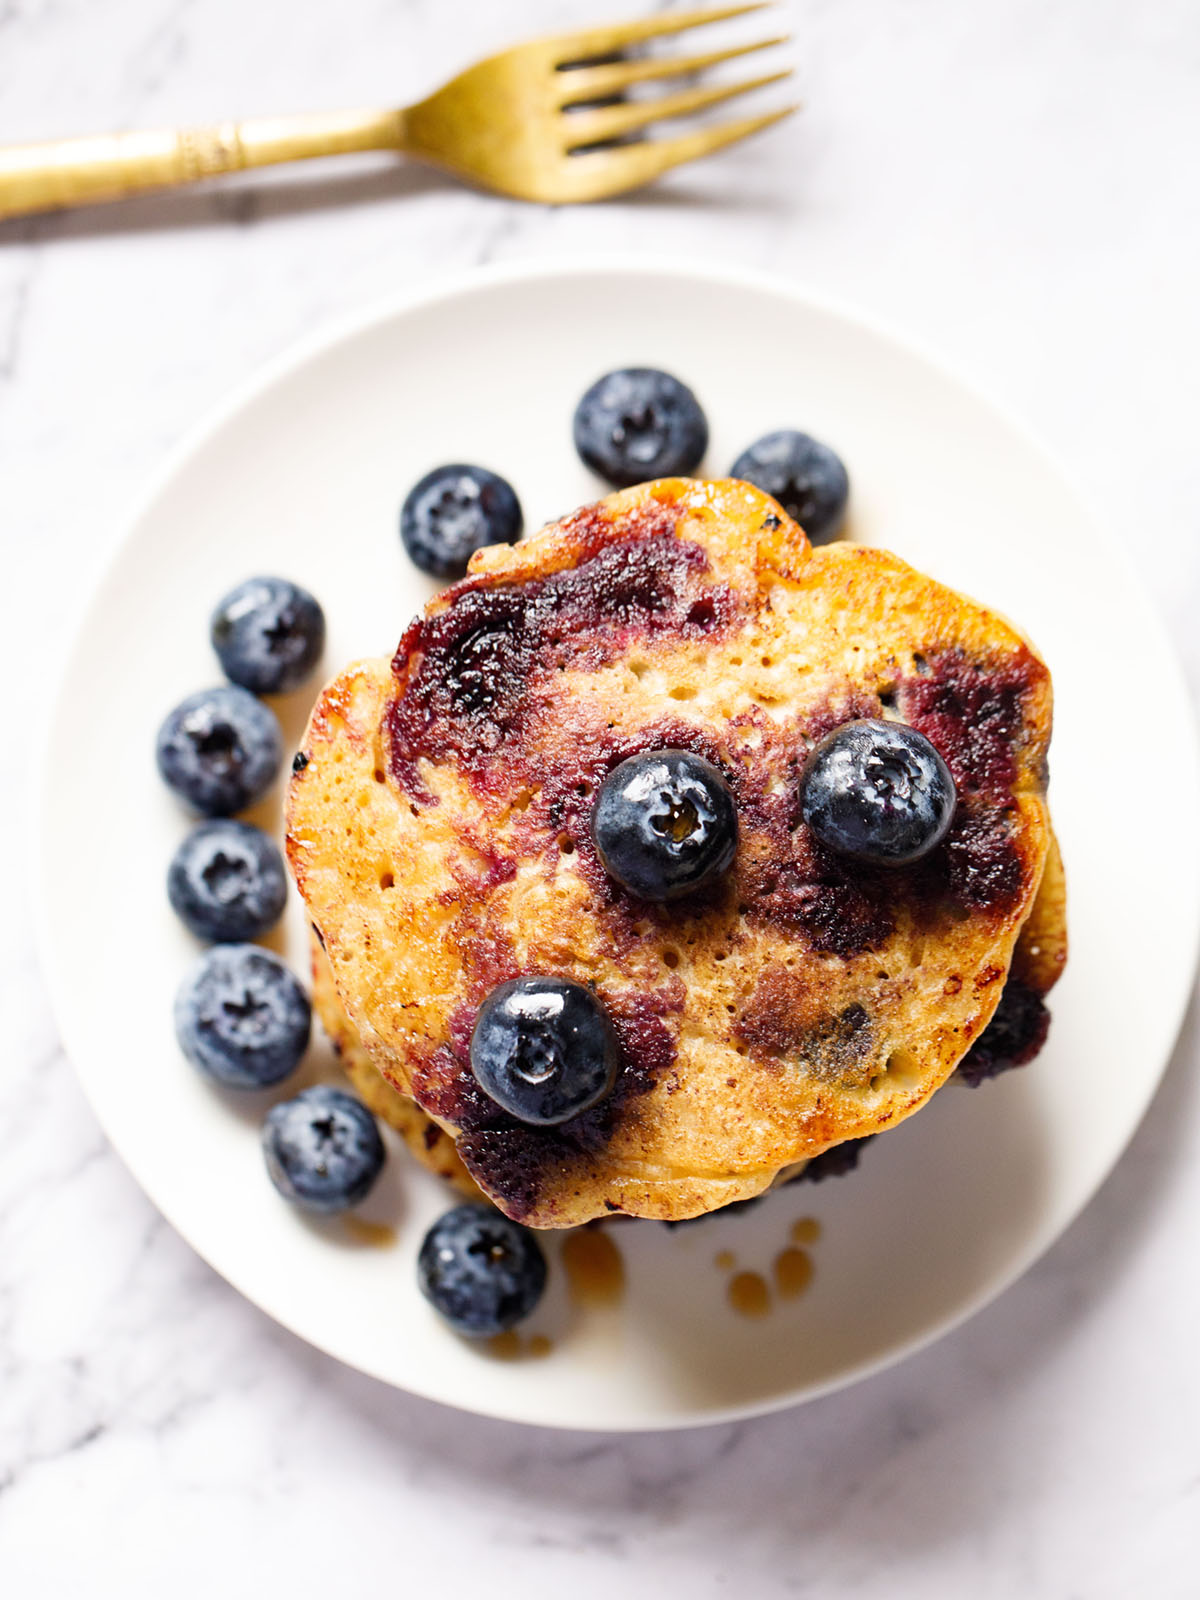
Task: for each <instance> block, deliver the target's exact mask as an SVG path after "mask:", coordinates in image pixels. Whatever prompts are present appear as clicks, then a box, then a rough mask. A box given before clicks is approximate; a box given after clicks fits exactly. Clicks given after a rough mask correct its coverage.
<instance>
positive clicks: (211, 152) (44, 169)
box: [0, 110, 405, 218]
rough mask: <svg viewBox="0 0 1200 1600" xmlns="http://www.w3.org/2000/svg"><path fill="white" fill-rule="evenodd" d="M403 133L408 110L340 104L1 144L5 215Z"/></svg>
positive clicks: (397, 139) (377, 145)
mask: <svg viewBox="0 0 1200 1600" xmlns="http://www.w3.org/2000/svg"><path fill="white" fill-rule="evenodd" d="M404 137H405V113H404V112H403V111H399V110H395V111H340V112H337V111H335V112H317V113H315V114H313V115H304V116H297V117H256V118H253V119H251V120H248V121H246V122H219V123H215V124H213V126H211V127H207V128H180V129H174V130H171V129H163V130H161V131H154V132H150V131H147V132H140V133H114V134H103V135H100V136H99V137H97V138H86V139H60V140H57V141H55V142H53V143H50V144H24V145H9V146H7V147H0V218H4V217H20V216H27V215H28V214H29V213H30V212H34V211H58V210H61V209H62V208H64V207H66V206H77V205H90V204H92V203H93V202H95V201H98V200H119V199H121V198H122V197H123V196H125V195H131V194H142V193H144V192H145V191H146V190H149V189H173V188H176V187H177V186H179V185H182V184H187V183H197V182H199V181H200V179H202V178H213V177H216V176H218V174H220V173H223V172H241V171H242V170H243V169H244V168H246V167H268V166H274V165H276V164H277V163H279V162H283V161H309V160H312V159H313V158H314V157H316V156H336V155H347V154H350V153H353V152H355V151H364V150H402V149H403V148H404Z"/></svg>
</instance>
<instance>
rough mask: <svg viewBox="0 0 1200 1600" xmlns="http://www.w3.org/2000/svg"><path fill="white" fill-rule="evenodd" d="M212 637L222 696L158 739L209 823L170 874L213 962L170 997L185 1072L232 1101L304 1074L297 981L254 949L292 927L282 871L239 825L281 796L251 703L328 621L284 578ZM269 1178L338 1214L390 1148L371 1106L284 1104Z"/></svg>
mask: <svg viewBox="0 0 1200 1600" xmlns="http://www.w3.org/2000/svg"><path fill="white" fill-rule="evenodd" d="M209 635H210V639H211V642H212V646H213V649H214V650H215V651H216V654H217V659H218V660H219V661H220V664H221V667H222V668H223V670H224V672H225V675H226V677H227V678H228V679H229V680H230V681H229V682H228V683H224V684H220V685H219V686H217V687H216V688H212V689H202V690H200V691H199V692H198V693H196V694H191V695H188V697H187V698H186V699H185V700H182V701H181V702H180V703H179V705H177V706H176V707H175V709H174V710H173V711H172V712H171V713H170V714H169V715H168V716H167V717H166V719H165V720H164V722H163V724H162V726H161V728H160V729H159V732H158V745H157V755H158V769H159V772H160V773H161V774H162V777H163V779H164V780H165V782H166V783H167V785H168V786H169V787H170V788H171V789H172V790H173V791H174V792H175V794H176V795H178V797H179V798H180V799H181V800H182V801H183V802H184V803H185V804H186V805H187V806H188V808H189V809H190V810H192V811H193V812H199V813H200V815H201V816H202V817H203V818H204V819H205V820H204V821H202V822H200V823H199V824H198V825H197V826H196V827H194V828H193V829H192V831H191V832H190V833H189V834H188V835H187V837H186V838H185V839H184V840H183V842H182V843H181V844H180V846H179V848H178V850H177V851H176V852H175V855H174V857H173V858H172V860H171V864H170V866H169V868H168V870H167V896H168V898H169V900H170V902H171V906H172V908H173V909H174V911H175V912H176V914H177V915H178V916H179V918H180V920H181V921H182V922H183V923H184V925H185V926H186V927H187V928H188V929H189V931H190V932H192V933H193V934H195V935H196V937H197V938H198V939H204V940H207V941H208V942H209V943H210V944H211V946H212V948H210V949H209V950H206V951H205V952H204V954H203V955H201V956H200V957H199V959H198V960H197V962H196V963H195V965H194V967H193V968H192V970H191V971H190V972H189V973H188V974H187V976H186V977H185V979H184V981H183V983H182V984H181V985H180V988H179V991H178V993H177V995H176V997H175V1035H176V1038H177V1039H178V1041H179V1047H180V1049H181V1051H182V1052H183V1054H184V1056H185V1058H186V1059H187V1060H188V1061H190V1062H191V1064H192V1065H193V1066H194V1067H195V1068H196V1069H197V1071H199V1072H201V1073H202V1074H203V1075H204V1076H205V1077H207V1078H209V1079H211V1080H212V1081H213V1082H214V1083H217V1084H220V1085H221V1086H222V1087H223V1088H226V1089H242V1090H250V1089H267V1088H271V1087H273V1086H274V1085H275V1084H278V1083H281V1082H282V1081H283V1080H284V1079H285V1078H287V1077H289V1076H290V1075H291V1073H292V1072H294V1071H295V1069H296V1067H297V1066H298V1064H299V1062H300V1059H301V1057H302V1056H303V1055H304V1052H305V1050H306V1049H307V1048H308V1040H309V1034H310V1031H311V1027H312V1010H311V1007H310V1005H309V1000H308V996H307V995H306V994H305V992H304V990H303V988H302V987H301V986H300V984H299V983H298V982H297V980H296V978H295V976H294V974H293V973H292V972H291V971H290V970H289V968H288V967H287V966H286V965H285V963H284V962H282V961H281V960H280V959H279V957H278V956H276V955H273V954H272V953H271V951H269V950H264V949H263V948H262V947H261V946H260V945H257V944H254V943H253V942H252V941H253V940H255V939H259V938H261V937H262V935H263V934H265V933H268V932H269V931H270V930H271V929H272V928H273V927H274V926H275V924H276V923H277V922H278V921H279V918H280V917H281V916H282V914H283V907H284V902H285V900H286V897H287V875H286V872H285V870H284V865H283V857H282V855H281V854H280V852H279V849H278V847H277V846H276V844H275V843H274V841H273V840H272V839H271V838H269V837H268V835H267V834H266V833H264V831H263V830H262V829H261V828H257V827H254V826H253V825H252V824H250V823H248V822H243V821H239V820H237V819H236V818H235V817H234V815H233V813H234V812H237V811H243V810H245V808H246V807H247V806H249V805H252V804H253V803H254V802H255V801H256V800H259V799H261V798H262V796H263V795H264V794H265V793H266V791H267V790H268V789H269V788H270V786H271V784H272V783H274V781H275V779H276V777H277V776H278V773H279V768H280V765H281V763H282V760H283V735H282V732H281V730H280V726H279V721H278V718H277V717H276V715H275V713H274V711H272V710H271V708H270V707H269V706H267V705H264V704H263V702H262V701H261V700H259V699H257V698H256V696H258V695H272V694H287V693H289V692H290V691H291V690H293V689H296V688H298V687H299V686H300V684H302V683H303V682H304V680H305V679H306V678H307V677H308V676H309V675H310V674H311V672H312V671H313V669H314V668H315V667H316V665H317V662H318V661H319V660H320V657H321V652H322V650H323V649H324V645H325V616H324V613H323V612H322V610H321V607H320V605H319V604H318V603H317V601H316V599H314V597H313V596H312V595H311V594H309V592H308V590H307V589H302V588H301V587H300V585H299V584H296V583H291V582H289V581H288V580H287V579H285V578H272V577H257V578H250V579H247V581H246V582H245V583H242V584H239V585H238V587H237V588H236V589H233V590H231V591H230V593H229V594H227V595H226V596H225V597H224V599H223V600H222V601H221V602H220V604H219V605H218V606H217V608H216V610H215V611H214V612H213V614H212V619H211V623H210V629H209ZM262 1137H263V1154H264V1156H265V1159H266V1164H267V1171H268V1173H269V1174H270V1177H271V1180H272V1182H273V1183H274V1184H275V1187H276V1188H277V1189H278V1190H279V1192H280V1193H281V1194H282V1195H284V1196H285V1197H286V1198H287V1199H289V1200H291V1201H293V1202H294V1203H295V1204H296V1205H298V1206H300V1207H302V1208H303V1209H305V1210H308V1211H313V1212H322V1213H324V1212H331V1211H340V1210H343V1209H345V1208H346V1207H347V1206H351V1205H355V1204H357V1202H358V1201H359V1200H361V1199H362V1198H363V1197H364V1196H365V1195H366V1193H367V1191H368V1190H369V1189H370V1187H371V1185H372V1184H373V1183H374V1182H375V1179H376V1178H377V1177H378V1175H379V1170H380V1168H381V1166H382V1165H383V1159H384V1148H383V1141H382V1140H381V1138H380V1136H379V1129H378V1128H377V1127H376V1125H375V1119H374V1118H373V1117H372V1116H371V1114H370V1112H369V1111H368V1110H367V1109H366V1107H365V1106H363V1105H362V1104H360V1102H359V1101H357V1100H355V1099H354V1098H353V1097H352V1096H351V1095H348V1094H344V1093H342V1091H340V1090H338V1089H329V1088H317V1089H306V1090H304V1091H303V1092H302V1093H300V1094H298V1095H296V1096H295V1098H294V1099H291V1100H285V1101H283V1102H281V1103H280V1104H277V1105H275V1106H274V1107H273V1108H272V1109H271V1111H270V1112H269V1113H268V1115H267V1118H266V1121H265V1123H264V1126H263V1136H262Z"/></svg>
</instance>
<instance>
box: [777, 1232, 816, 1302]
mask: <svg viewBox="0 0 1200 1600" xmlns="http://www.w3.org/2000/svg"><path fill="white" fill-rule="evenodd" d="M812 1275H813V1264H812V1257H811V1256H810V1255H809V1253H808V1251H807V1250H799V1249H797V1248H796V1246H795V1245H789V1246H788V1248H787V1249H786V1250H781V1251H780V1252H779V1254H778V1255H777V1256H776V1257H775V1287H776V1289H778V1291H779V1296H780V1299H782V1300H795V1299H796V1297H797V1296H798V1295H802V1294H803V1293H804V1291H805V1289H807V1288H808V1286H809V1283H810V1282H811V1281H812Z"/></svg>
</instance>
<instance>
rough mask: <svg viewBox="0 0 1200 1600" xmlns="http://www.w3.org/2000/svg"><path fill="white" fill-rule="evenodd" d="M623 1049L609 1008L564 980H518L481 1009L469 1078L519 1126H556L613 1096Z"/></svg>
mask: <svg viewBox="0 0 1200 1600" xmlns="http://www.w3.org/2000/svg"><path fill="white" fill-rule="evenodd" d="M619 1064H620V1046H619V1045H618V1043H617V1036H616V1033H615V1032H614V1031H613V1025H612V1023H611V1022H610V1021H609V1018H608V1014H607V1012H606V1011H605V1010H604V1007H603V1006H602V1005H601V1004H600V1002H599V1001H598V1000H597V999H596V997H595V995H593V994H592V992H591V990H590V989H585V988H584V987H583V985H582V984H579V983H570V982H568V981H567V980H566V979H564V978H513V979H511V980H510V981H509V982H508V983H502V984H500V986H499V987H498V988H496V989H493V990H492V992H491V994H490V995H488V997H487V999H486V1000H485V1001H484V1002H483V1004H482V1005H481V1006H480V1008H479V1015H478V1017H477V1018H476V1020H475V1030H474V1032H473V1033H472V1034H471V1071H472V1072H473V1073H474V1074H475V1080H476V1082H477V1083H478V1084H479V1087H480V1088H481V1089H482V1090H483V1092H484V1093H485V1094H486V1095H487V1096H489V1098H490V1099H492V1100H494V1101H495V1102H496V1104H497V1105H498V1106H502V1107H503V1109H504V1110H505V1111H509V1112H511V1113H512V1115H513V1116H514V1117H516V1118H518V1119H519V1120H520V1121H521V1122H531V1123H536V1124H539V1125H541V1126H547V1127H548V1126H551V1125H552V1124H554V1123H556V1122H566V1121H567V1119H568V1117H573V1116H576V1115H577V1114H578V1113H579V1112H580V1111H586V1110H587V1109H588V1107H589V1106H594V1105H595V1104H596V1103H597V1102H598V1101H600V1100H603V1099H604V1097H605V1096H606V1095H607V1094H610V1093H611V1092H612V1087H613V1084H614V1083H615V1081H616V1076H617V1067H618V1066H619Z"/></svg>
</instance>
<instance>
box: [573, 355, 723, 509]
mask: <svg viewBox="0 0 1200 1600" xmlns="http://www.w3.org/2000/svg"><path fill="white" fill-rule="evenodd" d="M574 433H575V448H576V450H578V452H579V454H580V455H581V456H582V457H583V459H584V461H585V462H586V463H587V465H588V466H589V467H591V469H592V471H593V472H597V473H599V475H600V476H601V477H602V478H605V479H607V481H608V482H609V483H611V484H615V485H616V487H617V488H618V489H627V488H629V486H630V485H631V484H635V483H645V482H646V481H647V480H648V479H650V478H675V477H686V476H687V475H688V474H689V473H691V472H694V471H695V469H696V468H697V467H698V466H699V465H700V462H701V460H702V459H703V457H704V452H705V451H706V450H707V449H708V423H707V421H706V420H705V416H704V413H703V411H701V409H700V402H699V401H698V400H697V399H696V396H695V395H694V394H693V393H692V391H691V390H690V389H689V388H688V387H687V385H686V384H683V383H680V381H679V379H678V378H673V377H672V376H671V374H670V373H669V372H658V371H656V370H655V369H654V368H653V367H624V368H622V369H621V370H620V371H618V372H608V373H606V374H605V375H604V377H603V378H598V379H597V380H596V382H595V383H594V384H593V385H592V386H591V388H590V389H589V390H588V391H587V393H586V394H585V395H584V397H583V399H582V400H581V401H580V402H579V404H578V406H576V408H575V425H574Z"/></svg>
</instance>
